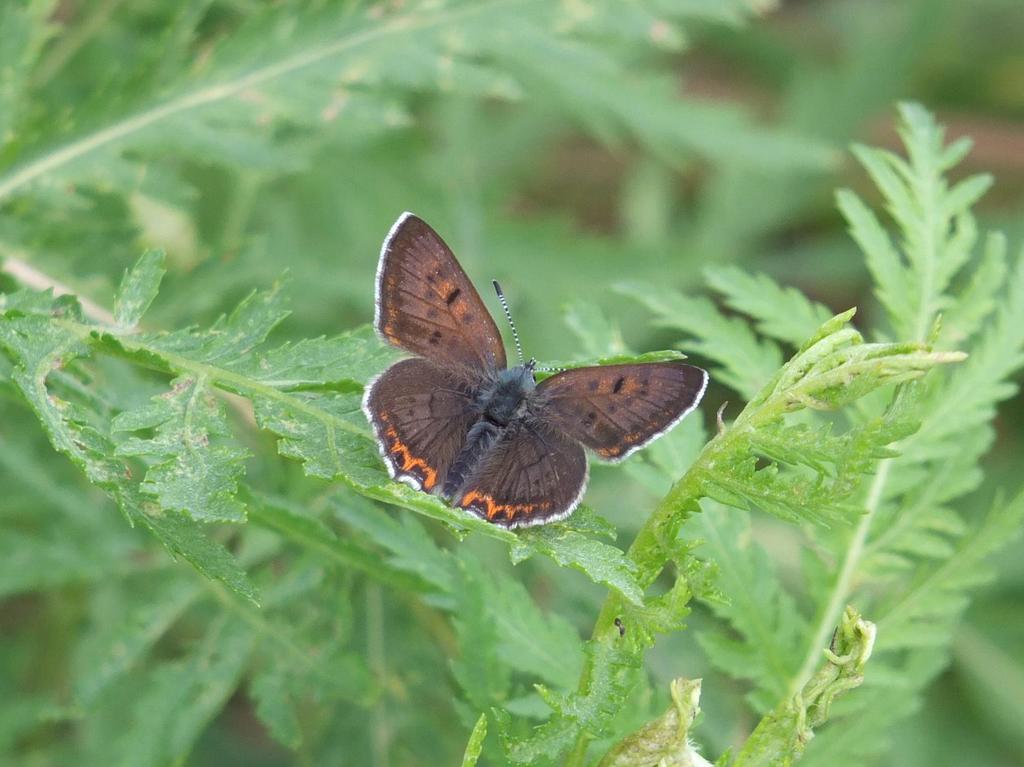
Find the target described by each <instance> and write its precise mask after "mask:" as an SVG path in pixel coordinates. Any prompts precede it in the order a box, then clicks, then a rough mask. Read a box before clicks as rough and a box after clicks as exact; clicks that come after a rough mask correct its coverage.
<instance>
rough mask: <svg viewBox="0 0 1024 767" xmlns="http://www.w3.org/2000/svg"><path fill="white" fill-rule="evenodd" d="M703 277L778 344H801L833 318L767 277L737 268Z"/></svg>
mask: <svg viewBox="0 0 1024 767" xmlns="http://www.w3.org/2000/svg"><path fill="white" fill-rule="evenodd" d="M704 274H705V277H706V278H707V282H708V285H710V286H711V288H713V289H714V290H715V291H717V292H718V293H721V294H722V296H724V297H725V301H726V303H727V304H728V305H729V306H730V307H731V308H733V309H735V310H736V311H738V312H743V313H744V314H747V315H749V316H750V317H753V318H754V320H755V321H756V322H757V329H758V330H759V331H760V332H761V333H762V334H763V335H766V336H768V337H769V338H774V339H776V340H778V341H783V342H785V343H789V344H794V345H797V344H801V343H803V342H804V340H805V339H806V338H807V337H808V336H810V335H811V334H813V333H814V331H815V330H817V329H818V327H819V326H821V325H822V324H823V323H824V322H825V321H826V320H827V319H828V318H829V317H831V316H832V312H830V311H829V310H828V308H827V307H824V306H822V305H821V304H819V303H816V302H814V301H811V300H810V299H808V298H806V297H805V296H804V295H803V294H802V293H800V292H799V291H797V290H795V289H794V288H784V287H782V286H781V285H779V284H778V283H776V282H775V281H774V280H772V279H771V278H770V277H768V276H767V275H764V274H750V273H747V272H745V271H743V270H742V269H739V268H737V267H735V266H727V267H714V268H708V269H706V270H705V272H704Z"/></svg>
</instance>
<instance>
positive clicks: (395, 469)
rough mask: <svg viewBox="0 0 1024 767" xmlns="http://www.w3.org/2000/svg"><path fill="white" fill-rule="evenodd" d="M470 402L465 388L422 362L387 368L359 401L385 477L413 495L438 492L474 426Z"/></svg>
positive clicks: (449, 374)
mask: <svg viewBox="0 0 1024 767" xmlns="http://www.w3.org/2000/svg"><path fill="white" fill-rule="evenodd" d="M472 397H473V391H472V384H471V383H470V382H468V381H466V380H464V379H463V378H462V377H461V376H459V375H458V373H457V372H456V371H454V370H448V369H444V368H441V367H439V366H437V365H434V364H432V363H431V362H429V361H427V360H424V359H418V358H415V357H414V358H412V359H407V360H401V361H400V362H396V363H395V364H394V365H392V366H391V367H390V368H388V369H387V370H386V371H385V372H384V373H383V374H382V375H381V376H380V377H379V378H378V379H377V380H376V381H374V382H373V383H372V384H371V385H370V386H369V387H368V388H367V391H366V396H365V397H364V399H363V411H364V412H365V413H366V417H367V418H368V419H369V421H370V423H371V424H372V425H373V430H374V434H375V436H376V437H377V443H378V445H379V447H380V452H381V456H382V457H383V458H384V463H385V464H387V467H388V473H389V474H391V476H392V477H394V478H395V479H398V480H401V481H403V482H406V483H407V484H410V485H412V486H413V487H415V488H416V489H418V490H425V491H427V492H432V491H437V490H439V489H440V488H441V487H442V486H443V484H444V479H445V475H446V474H447V473H448V469H449V468H450V467H451V464H452V461H454V460H455V456H456V455H457V454H458V452H459V451H460V450H461V449H462V446H463V444H464V443H465V440H466V433H467V432H468V430H469V427H470V426H471V425H472V423H473V420H475V416H474V415H471V414H470V412H471V405H472Z"/></svg>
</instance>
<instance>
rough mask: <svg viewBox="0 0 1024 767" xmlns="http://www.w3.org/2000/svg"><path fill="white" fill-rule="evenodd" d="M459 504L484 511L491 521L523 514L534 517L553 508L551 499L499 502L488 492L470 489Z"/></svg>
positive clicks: (465, 507) (466, 507)
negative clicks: (533, 501)
mask: <svg viewBox="0 0 1024 767" xmlns="http://www.w3.org/2000/svg"><path fill="white" fill-rule="evenodd" d="M459 506H461V507H462V508H464V509H470V508H473V509H477V510H478V511H480V512H483V514H484V516H486V517H487V519H489V520H490V521H492V522H493V521H494V520H495V519H496V518H497V517H499V516H503V517H504V518H505V519H506V520H512V519H515V517H517V516H519V515H520V514H522V515H523V516H527V517H532V516H533V515H534V514H536V513H537V512H539V511H547V510H548V509H550V508H551V501H539V502H537V503H498V502H496V501H495V500H494V498H493V497H492V496H490V495H488V494H487V493H481V492H480V491H479V490H470V491H469V492H467V493H466V494H465V495H463V496H462V498H461V499H460V500H459Z"/></svg>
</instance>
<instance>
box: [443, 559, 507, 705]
mask: <svg viewBox="0 0 1024 767" xmlns="http://www.w3.org/2000/svg"><path fill="white" fill-rule="evenodd" d="M457 572H458V582H457V584H456V588H455V589H454V591H453V595H454V597H455V604H454V612H453V616H452V622H453V624H454V627H455V634H456V636H457V637H458V640H459V657H458V658H457V659H455V660H453V661H452V673H453V674H454V676H455V679H456V680H457V681H458V683H459V686H460V687H461V688H462V690H463V692H464V694H465V698H466V700H467V701H468V702H469V704H470V706H472V707H473V708H475V709H477V710H480V709H485V710H486V709H489V708H490V707H491V706H493V705H496V704H498V703H500V702H501V701H503V700H504V699H505V697H506V696H507V695H508V691H509V685H510V683H511V674H510V672H509V666H508V664H507V663H506V662H505V660H504V658H502V657H501V656H500V655H499V652H498V642H499V634H498V626H497V625H496V622H495V620H494V618H493V616H492V613H491V611H490V610H488V609H487V602H486V600H487V594H486V593H485V591H484V588H483V585H482V582H483V577H484V569H483V567H481V566H480V564H479V563H478V562H476V561H475V560H473V559H471V558H468V557H466V558H462V559H461V560H460V561H459V566H458V570H457Z"/></svg>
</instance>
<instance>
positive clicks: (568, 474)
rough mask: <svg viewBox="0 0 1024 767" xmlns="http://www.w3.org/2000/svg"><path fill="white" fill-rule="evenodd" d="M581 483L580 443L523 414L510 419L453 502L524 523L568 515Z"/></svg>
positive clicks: (508, 522)
mask: <svg viewBox="0 0 1024 767" xmlns="http://www.w3.org/2000/svg"><path fill="white" fill-rule="evenodd" d="M586 485H587V456H586V454H585V453H584V452H583V448H582V447H580V445H579V443H578V442H575V441H574V440H572V439H570V438H569V437H567V436H566V435H565V434H563V433H562V432H560V431H558V430H557V429H552V428H550V427H549V426H547V425H546V424H544V423H542V422H540V421H534V420H533V419H530V418H529V417H526V418H522V419H520V420H517V421H514V422H512V423H511V424H509V426H508V428H506V429H505V431H504V432H503V433H502V435H501V436H500V437H499V438H498V440H497V442H495V444H494V446H493V447H492V448H491V449H490V450H489V451H488V452H487V454H486V455H485V456H484V457H483V458H482V459H481V460H480V462H479V464H477V466H476V467H475V469H474V471H473V472H472V474H470V476H469V477H468V478H467V480H466V482H465V483H464V484H463V486H462V488H460V490H459V491H458V493H457V494H456V495H455V497H454V498H453V503H454V505H456V506H458V507H459V508H463V509H466V510H467V511H471V512H473V513H474V514H476V515H477V516H480V517H483V518H484V519H486V520H488V521H489V522H494V523H495V524H498V525H501V526H503V527H528V526H530V525H540V524H544V523H545V522H552V521H554V520H557V519H563V518H564V517H567V516H568V515H569V514H571V513H572V512H573V510H574V509H575V508H576V507H577V506H578V505H579V502H580V499H581V498H582V497H583V491H584V489H585V488H586Z"/></svg>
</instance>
